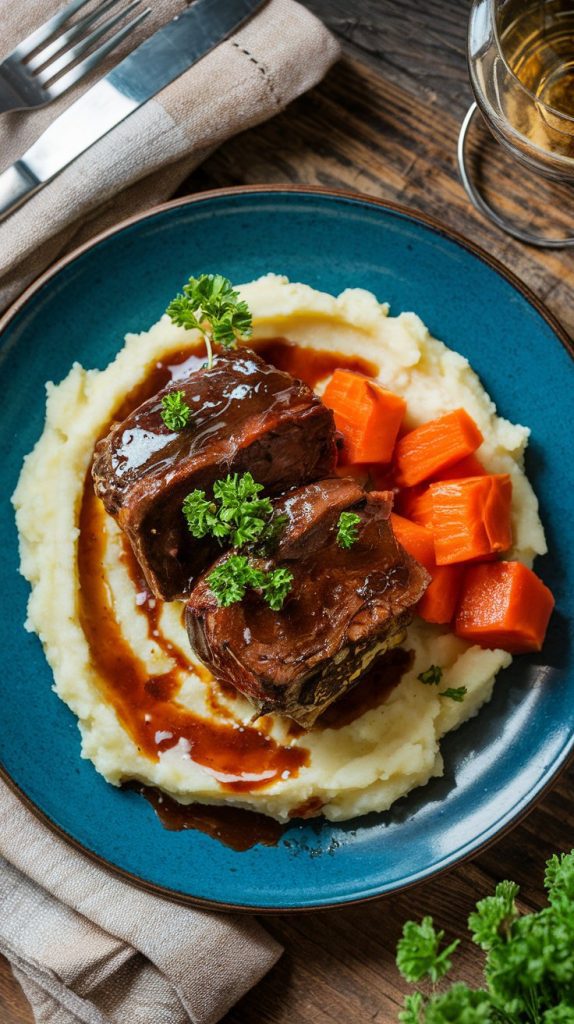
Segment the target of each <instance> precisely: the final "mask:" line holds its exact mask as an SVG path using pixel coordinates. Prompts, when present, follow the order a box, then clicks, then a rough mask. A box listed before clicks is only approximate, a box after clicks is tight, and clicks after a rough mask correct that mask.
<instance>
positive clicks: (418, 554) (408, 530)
mask: <svg viewBox="0 0 574 1024" xmlns="http://www.w3.org/2000/svg"><path fill="white" fill-rule="evenodd" d="M391 526H392V528H393V533H394V535H395V537H396V539H397V540H398V542H399V544H401V545H402V546H403V547H404V549H405V551H407V552H408V554H409V555H412V557H413V558H416V560H417V562H420V563H421V565H424V567H425V569H428V568H430V567H431V566H433V565H435V557H434V541H433V535H432V533H431V532H430V530H426V529H425V527H424V526H419V524H418V523H411V522H409V520H408V519H404V518H403V516H398V515H397V513H396V512H391Z"/></svg>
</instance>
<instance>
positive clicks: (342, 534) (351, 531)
mask: <svg viewBox="0 0 574 1024" xmlns="http://www.w3.org/2000/svg"><path fill="white" fill-rule="evenodd" d="M360 522H361V517H360V516H358V515H357V513H356V512H341V515H340V516H339V519H338V521H337V544H338V545H339V547H340V548H343V550H345V551H348V550H349V548H352V547H353V544H354V543H355V541H356V540H358V538H359V523H360Z"/></svg>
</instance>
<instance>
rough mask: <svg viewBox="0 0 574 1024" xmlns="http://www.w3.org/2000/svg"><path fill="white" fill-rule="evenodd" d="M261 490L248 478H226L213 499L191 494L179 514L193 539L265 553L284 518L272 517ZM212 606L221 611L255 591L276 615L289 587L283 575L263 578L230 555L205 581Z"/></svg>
mask: <svg viewBox="0 0 574 1024" xmlns="http://www.w3.org/2000/svg"><path fill="white" fill-rule="evenodd" d="M262 490H263V484H258V483H256V482H255V480H254V479H253V477H252V475H251V473H243V474H242V476H240V475H239V473H233V474H228V476H226V477H225V479H224V480H217V481H216V482H215V483H214V485H213V498H212V499H211V500H210V499H209V498H208V497H207V495H206V493H205V491H201V490H199V489H196V490H195V491H192V492H191V494H188V495H187V497H186V498H185V499H184V502H183V506H182V510H183V514H184V516H185V518H186V521H187V525H188V528H189V530H190V532H191V534H192V536H193V537H196V538H197V539H200V538H201V537H207V536H211V537H214V538H215V539H216V540H218V541H219V543H220V544H223V543H224V542H225V543H228V544H230V545H231V546H232V547H234V548H244V547H253V546H254V545H256V547H257V551H258V553H265V552H266V551H267V549H268V548H269V546H271V547H272V546H273V545H274V544H275V543H276V542H277V539H278V535H279V533H280V531H281V530H282V529H283V527H284V526H285V523H286V522H287V516H286V515H275V514H274V510H273V505H272V504H271V501H270V500H269V498H261V497H260V494H261V491H262ZM208 582H209V585H210V587H211V589H212V591H213V593H214V594H215V597H216V598H217V603H218V604H219V605H220V606H221V607H223V608H227V607H229V605H231V604H235V603H236V602H237V601H241V600H242V599H243V597H244V596H245V592H246V590H247V589H248V588H250V589H252V590H259V591H260V592H261V595H262V597H263V600H264V601H266V603H267V604H268V605H269V607H270V608H271V609H272V610H273V611H276V612H278V611H280V610H281V608H282V607H283V604H284V602H285V598H286V597H287V594H288V593H289V591H290V590H291V586H292V584H293V574H292V573H291V572H289V570H288V569H273V570H271V571H269V572H264V571H263V570H262V569H259V568H257V566H255V565H253V562H252V561H251V560H250V559H249V557H248V556H247V555H243V554H234V555H230V557H229V558H228V559H227V560H226V561H225V562H222V563H221V565H218V566H217V568H216V569H214V570H213V572H212V573H210V575H209V576H208Z"/></svg>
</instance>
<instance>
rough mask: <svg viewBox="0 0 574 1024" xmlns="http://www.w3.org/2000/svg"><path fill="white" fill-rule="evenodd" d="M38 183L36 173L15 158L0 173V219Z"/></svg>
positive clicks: (17, 204) (22, 200)
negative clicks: (10, 164) (13, 162)
mask: <svg viewBox="0 0 574 1024" xmlns="http://www.w3.org/2000/svg"><path fill="white" fill-rule="evenodd" d="M39 185H40V182H39V181H38V179H37V177H36V175H35V174H33V173H32V171H30V170H29V168H28V167H27V166H26V164H25V163H23V161H22V160H17V161H16V163H15V164H12V166H11V167H8V168H7V169H6V170H5V171H4V173H3V174H0V220H2V219H3V218H4V217H6V215H7V214H8V213H10V212H11V210H14V209H15V207H17V206H20V203H23V202H24V200H25V199H27V198H28V196H29V195H30V194H31V193H32V192H35V191H36V189H37V188H38V187H39Z"/></svg>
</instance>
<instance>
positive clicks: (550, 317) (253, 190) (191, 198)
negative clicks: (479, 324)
mask: <svg viewBox="0 0 574 1024" xmlns="http://www.w3.org/2000/svg"><path fill="white" fill-rule="evenodd" d="M265 194H268V195H273V194H291V195H293V194H294V195H311V196H313V195H314V196H318V197H321V196H322V197H324V198H325V199H334V200H344V201H349V200H350V201H352V202H354V203H361V204H363V205H366V206H369V207H374V208H375V209H380V210H382V211H383V212H390V213H393V214H398V215H399V216H402V217H403V218H404V219H405V220H407V221H409V220H410V221H414V222H418V223H419V224H421V225H422V226H423V227H426V228H430V229H431V231H434V232H435V233H436V234H438V235H440V236H441V237H443V238H446V239H448V240H450V241H451V242H454V243H455V244H457V245H458V246H460V247H461V248H463V249H465V250H466V251H467V252H469V253H470V254H471V255H473V256H475V257H476V258H478V259H480V260H481V262H483V263H485V264H486V265H487V266H488V267H490V268H491V269H492V270H494V271H495V272H496V273H497V274H498V275H499V276H500V277H502V278H503V279H504V280H505V281H506V282H507V283H509V284H510V285H511V286H512V287H513V288H515V289H516V290H517V291H518V292H519V293H520V294H521V295H522V296H523V297H524V298H525V299H526V301H527V302H528V303H529V304H530V305H531V306H532V307H533V308H534V309H535V311H536V312H537V313H538V314H539V315H540V316H541V317H542V318H543V319H544V320H545V321H546V323H547V324H548V326H549V327H550V328H551V330H552V331H553V333H554V334H555V336H556V337H557V339H558V340H559V341H560V342H561V344H562V345H563V346H564V348H565V349H566V351H567V353H568V354H569V355H570V357H571V358H572V359H574V339H572V338H571V337H570V335H569V334H568V332H567V330H566V329H565V328H564V327H563V325H562V324H561V323H560V321H559V320H558V319H557V317H556V316H555V315H554V314H553V313H552V312H551V311H550V310H549V309H548V307H547V306H546V304H545V303H544V301H543V300H542V299H540V298H539V297H538V296H537V295H536V294H535V293H534V292H533V291H532V289H531V288H530V287H529V286H528V285H527V284H525V283H524V282H523V281H522V280H521V279H520V278H519V277H518V276H517V275H516V274H515V273H514V271H512V270H510V269H509V268H508V267H506V266H505V265H504V264H503V263H502V262H501V261H500V260H499V259H497V258H496V257H495V256H492V255H491V254H490V253H488V252H487V251H486V250H485V249H483V248H482V247H481V246H479V245H477V244H476V243H475V242H473V241H470V239H468V238H466V237H465V236H464V235H463V234H462V233H460V232H458V231H457V230H456V229H454V228H451V227H450V226H446V225H444V224H443V223H441V221H440V220H438V219H437V218H435V217H433V216H432V215H430V214H427V213H424V212H421V211H419V210H415V209H412V208H411V207H409V206H406V205H404V204H401V203H395V202H393V201H389V200H384V199H379V198H378V197H376V196H370V195H368V194H366V193H362V192H354V191H351V190H346V189H332V188H326V187H323V186H319V185H297V184H293V183H285V184H269V185H265V184H260V185H238V186H229V187H226V188H220V189H209V190H206V191H202V192H197V193H195V194H193V195H188V196H182V197H179V198H177V199H171V200H168V201H167V202H164V203H159V204H156V205H154V206H152V207H149V208H147V209H146V210H143V211H140V212H139V213H137V214H134V215H132V216H131V217H127V218H125V219H124V220H122V221H120V223H119V224H116V225H113V226H112V227H110V228H107V229H106V230H104V231H101V232H99V233H98V234H96V235H94V236H93V237H92V238H90V239H89V240H88V241H86V242H84V243H83V244H82V245H80V246H78V247H76V248H75V249H73V250H72V252H70V253H67V254H66V255H65V256H62V257H60V258H59V259H57V260H56V261H55V262H54V263H53V264H51V265H50V266H49V267H48V268H47V269H46V270H45V271H43V272H42V273H41V274H40V275H39V276H38V277H37V278H36V279H35V280H34V281H32V282H31V283H30V284H29V285H28V286H27V287H26V288H25V289H24V291H23V292H22V293H21V295H19V296H18V297H17V298H16V299H15V300H14V301H13V302H12V303H11V305H10V306H8V308H7V309H6V310H5V312H4V313H3V314H2V316H0V344H1V342H2V336H3V334H4V332H5V330H6V328H7V327H8V326H9V325H10V324H11V323H12V321H13V320H14V318H15V317H16V316H17V315H18V313H19V312H20V311H21V310H22V309H23V308H25V306H26V305H27V303H28V302H29V300H30V299H32V298H33V296H34V295H35V294H36V293H37V292H39V291H40V290H41V288H43V286H44V285H45V284H47V283H49V282H50V281H51V280H52V278H54V277H56V275H57V274H58V273H59V272H60V271H61V270H63V269H64V268H65V267H67V266H69V265H70V264H72V263H74V262H75V261H76V260H77V259H78V258H79V257H80V256H81V255H82V254H83V253H85V252H88V251H89V250H90V249H93V248H95V247H96V246H97V245H99V243H100V242H103V241H105V240H107V239H108V238H111V237H113V236H114V235H116V234H120V233H121V232H122V231H124V230H125V229H126V228H128V227H130V226H132V225H134V224H138V223H140V222H142V221H145V220H148V219H150V218H152V217H154V216H156V215H158V214H161V213H164V212H166V211H168V210H173V209H177V208H179V207H184V206H191V205H193V204H196V203H202V202H206V201H211V200H214V199H220V198H221V199H224V198H233V197H234V196H241V195H265ZM561 756H562V760H561V762H560V763H559V764H558V766H557V767H556V768H555V770H554V771H553V772H552V774H551V775H550V776H549V778H548V779H546V781H545V782H543V783H542V784H541V785H540V786H539V788H538V789H537V790H536V791H535V792H534V793H533V794H532V796H529V797H527V798H525V800H524V801H523V802H522V805H521V806H519V808H518V810H517V811H516V813H514V814H513V813H512V812H510V815H509V816H508V817H507V820H506V821H504V823H503V825H502V826H500V827H499V828H497V826H496V823H495V824H494V825H493V826H492V827H491V829H494V832H492V834H490V835H487V837H486V838H485V839H484V840H483V841H482V842H480V843H479V844H478V845H476V846H475V847H473V848H472V849H471V850H468V852H466V853H464V854H463V855H461V856H457V855H456V853H455V854H453V855H451V857H450V858H449V857H446V858H444V861H445V862H444V863H442V864H441V865H440V866H438V867H436V868H435V869H434V870H430V871H425V870H423V871H422V872H420V873H419V876H418V877H415V878H412V879H411V880H410V881H406V882H403V883H402V884H399V885H395V886H393V887H392V888H390V889H388V890H387V891H385V892H371V893H366V894H363V895H359V896H352V897H351V898H346V897H345V896H343V897H340V898H332V899H328V900H317V901H314V902H310V903H306V904H304V905H298V906H289V907H285V906H275V905H271V904H267V905H263V906H262V905H246V904H240V903H227V902H224V901H221V900H211V899H207V898H205V897H199V896H191V895H189V894H188V893H184V892H181V891H180V890H177V889H170V888H169V887H167V886H163V885H158V884H156V883H154V882H150V881H148V880H147V879H144V878H142V877H141V876H139V875H136V874H133V873H132V872H130V871H127V870H126V869H125V868H122V867H120V866H118V865H117V864H113V863H112V862H111V861H109V860H107V859H106V858H105V857H102V856H101V855H100V854H98V853H96V852H94V851H92V850H90V849H88V848H87V847H86V846H84V845H83V844H82V843H81V842H80V841H79V840H78V839H76V838H75V837H74V836H71V835H70V834H69V833H68V832H66V831H65V830H64V829H63V828H61V827H60V826H59V825H57V824H56V822H54V821H52V819H51V818H50V817H49V816H48V814H47V813H45V812H44V811H42V810H41V809H40V808H39V807H38V806H37V805H36V804H35V803H34V801H33V799H32V798H31V797H29V796H28V794H27V793H25V792H24V790H23V789H22V788H21V787H20V786H19V784H18V783H17V782H16V781H15V780H14V779H13V778H12V777H11V775H10V774H9V773H8V771H7V770H6V768H5V767H4V765H3V764H2V762H1V761H0V778H1V779H2V780H3V781H4V782H5V783H6V784H7V785H8V787H9V788H10V789H11V790H12V792H13V793H14V794H15V795H16V796H17V797H18V798H19V799H20V800H22V802H23V803H24V805H25V806H26V807H27V808H28V810H30V811H31V812H32V813H33V814H34V816H35V817H36V818H37V819H38V820H39V821H40V822H41V823H42V824H44V825H46V826H47V827H48V828H49V829H50V831H51V832H52V833H53V834H55V835H56V836H58V837H59V838H60V839H62V840H63V841H64V842H66V843H68V844H69V845H71V846H72V847H73V848H75V849H76V850H77V851H79V852H80V853H82V854H84V855H85V856H87V857H88V858H89V859H90V860H91V861H93V862H95V863H96V864H98V866H99V867H101V868H103V869H104V870H107V871H109V872H111V873H112V874H114V875H116V876H119V877H120V878H123V879H124V880H126V881H127V882H129V883H131V884H132V885H135V886H136V887H138V888H143V889H144V890H146V891H148V892H152V893H154V894H156V895H159V896H162V897H167V898H169V899H171V900H174V901H176V902H178V903H182V904H184V905H187V906H192V907H197V908H199V909H202V910H210V911H216V912H220V913H228V912H230V911H231V912H233V913H245V914H260V915H271V914H297V913H313V912H315V911H317V910H335V909H338V908H340V907H344V906H356V905H358V904H361V903H369V902H373V901H375V900H381V899H384V898H385V897H388V896H391V895H394V894H395V893H400V892H404V891H406V890H407V889H412V888H414V887H415V886H417V885H422V884H423V883H424V882H427V881H430V880H431V879H435V878H437V877H438V876H440V875H442V874H445V873H446V872H447V871H450V870H452V869H453V868H455V867H458V866H459V865H461V864H464V863H465V862H468V861H469V860H471V859H473V858H474V857H477V856H478V855H479V854H481V853H482V852H484V851H485V850H487V849H488V848H489V847H491V846H492V845H493V844H494V843H495V842H498V840H499V839H501V838H502V837H503V836H505V835H507V834H508V832H510V831H511V830H512V829H513V828H515V827H516V826H517V825H518V824H519V823H520V822H521V821H523V820H524V818H525V817H526V816H527V815H528V814H529V813H530V812H531V811H532V810H533V809H534V808H535V806H536V805H537V804H538V803H539V801H540V800H542V799H543V797H544V796H545V795H546V794H547V793H548V792H549V790H550V789H551V788H552V787H553V786H554V785H555V784H556V783H557V782H558V781H559V779H560V778H561V777H562V776H563V775H564V773H565V772H566V770H567V769H568V767H569V766H570V765H571V764H572V763H573V762H574V734H573V735H572V736H571V739H570V745H569V749H566V753H564V752H562V755H561Z"/></svg>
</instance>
